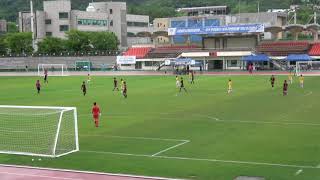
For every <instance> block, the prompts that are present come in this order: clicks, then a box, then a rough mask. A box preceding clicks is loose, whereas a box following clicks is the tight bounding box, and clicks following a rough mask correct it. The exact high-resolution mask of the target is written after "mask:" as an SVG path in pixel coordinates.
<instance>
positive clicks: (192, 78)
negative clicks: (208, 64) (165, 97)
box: [191, 71, 194, 84]
mask: <svg viewBox="0 0 320 180" xmlns="http://www.w3.org/2000/svg"><path fill="white" fill-rule="evenodd" d="M191 84H194V72H193V71H191Z"/></svg>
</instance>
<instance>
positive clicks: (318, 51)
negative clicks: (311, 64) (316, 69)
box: [309, 43, 320, 56]
mask: <svg viewBox="0 0 320 180" xmlns="http://www.w3.org/2000/svg"><path fill="white" fill-rule="evenodd" d="M309 55H310V56H320V43H316V44H313V45H312V47H311V49H310V51H309Z"/></svg>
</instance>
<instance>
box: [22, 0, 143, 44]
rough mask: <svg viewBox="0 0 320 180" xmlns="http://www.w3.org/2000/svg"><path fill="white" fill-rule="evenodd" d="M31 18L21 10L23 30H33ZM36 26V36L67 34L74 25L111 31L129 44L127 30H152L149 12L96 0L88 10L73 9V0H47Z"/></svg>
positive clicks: (38, 38)
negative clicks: (130, 11) (139, 12)
mask: <svg viewBox="0 0 320 180" xmlns="http://www.w3.org/2000/svg"><path fill="white" fill-rule="evenodd" d="M30 19H31V15H30V12H19V29H20V32H26V31H30V30H31V20H30ZM34 26H35V33H36V38H37V40H41V39H43V38H45V37H46V36H53V37H59V38H65V32H67V31H69V30H71V29H76V30H80V31H91V32H95V31H111V32H114V33H115V34H116V36H117V37H118V39H119V41H120V45H121V47H127V46H128V42H127V34H128V32H133V33H138V32H145V31H149V16H142V15H129V14H127V5H126V3H125V2H93V3H89V5H88V7H87V9H86V11H80V10H72V9H71V1H70V0H55V1H44V2H43V11H35V25H34ZM133 43H134V42H133ZM131 44H132V42H131Z"/></svg>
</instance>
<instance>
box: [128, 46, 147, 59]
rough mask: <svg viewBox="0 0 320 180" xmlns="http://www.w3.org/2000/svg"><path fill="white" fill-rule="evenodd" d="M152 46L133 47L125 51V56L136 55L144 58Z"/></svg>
mask: <svg viewBox="0 0 320 180" xmlns="http://www.w3.org/2000/svg"><path fill="white" fill-rule="evenodd" d="M151 49H152V48H150V47H133V48H130V49H128V51H126V52H124V53H123V55H124V56H136V58H138V59H141V58H144V57H145V56H146V55H147V54H148V53H149V52H150V51H151Z"/></svg>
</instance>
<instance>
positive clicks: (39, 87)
mask: <svg viewBox="0 0 320 180" xmlns="http://www.w3.org/2000/svg"><path fill="white" fill-rule="evenodd" d="M36 88H37V91H38V94H40V89H41V84H40V81H39V80H37V82H36Z"/></svg>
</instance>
